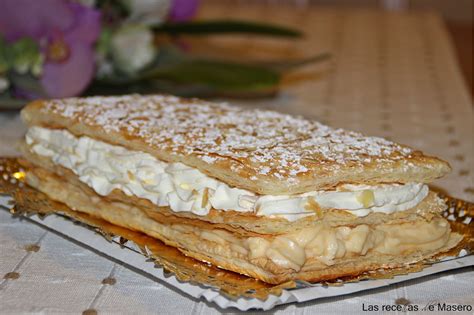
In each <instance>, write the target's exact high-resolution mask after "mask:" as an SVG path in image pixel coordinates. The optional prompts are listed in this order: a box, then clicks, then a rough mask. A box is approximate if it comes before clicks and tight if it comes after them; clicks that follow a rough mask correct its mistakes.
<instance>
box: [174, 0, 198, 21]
mask: <svg viewBox="0 0 474 315" xmlns="http://www.w3.org/2000/svg"><path fill="white" fill-rule="evenodd" d="M171 2H172V3H171V9H170V14H169V18H170V20H172V21H175V22H183V21H186V20H189V19H190V18H192V17H193V16H194V15H195V14H196V11H197V8H198V6H199V0H172V1H171Z"/></svg>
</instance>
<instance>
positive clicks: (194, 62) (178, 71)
mask: <svg viewBox="0 0 474 315" xmlns="http://www.w3.org/2000/svg"><path fill="white" fill-rule="evenodd" d="M279 79H280V75H279V73H278V72H277V71H274V70H272V69H267V68H264V67H260V66H257V65H250V64H241V63H236V62H228V61H216V60H209V59H197V58H194V57H191V56H189V55H186V54H183V53H182V52H180V51H179V50H177V49H175V48H173V47H162V48H161V49H160V52H159V54H158V57H157V59H156V60H155V62H154V63H153V64H152V65H151V66H150V67H148V68H147V69H146V70H145V71H142V72H140V73H138V74H136V75H134V76H127V75H125V74H123V73H122V74H117V75H116V76H114V77H108V78H103V79H101V80H99V81H97V83H99V84H101V85H102V86H124V87H125V86H130V85H136V84H148V85H150V81H154V82H156V81H159V83H160V84H164V82H168V83H169V84H171V85H173V86H174V88H175V87H176V86H187V87H190V86H192V89H199V90H206V91H207V90H212V91H219V92H230V91H257V90H265V89H269V88H273V87H274V86H275V85H276V84H278V82H279Z"/></svg>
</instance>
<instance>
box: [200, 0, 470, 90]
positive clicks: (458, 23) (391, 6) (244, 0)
mask: <svg viewBox="0 0 474 315" xmlns="http://www.w3.org/2000/svg"><path fill="white" fill-rule="evenodd" d="M202 2H203V3H204V4H208V5H212V4H218V3H222V2H228V3H229V5H230V6H232V5H239V4H240V5H242V4H254V3H255V2H259V3H265V4H269V5H278V4H280V5H294V6H299V7H305V6H322V7H335V8H348V9H357V8H359V9H360V8H373V9H380V10H391V11H402V12H403V11H414V12H420V11H424V12H435V13H436V14H439V15H440V16H441V17H442V18H443V20H444V22H445V24H446V28H447V30H448V31H449V35H450V37H451V39H452V41H453V45H454V47H455V49H456V55H457V58H458V61H459V65H460V67H461V70H462V73H463V76H464V79H465V80H466V84H467V86H468V88H469V89H470V92H471V97H473V98H474V82H473V64H472V59H473V54H474V52H473V36H474V35H473V11H474V1H473V0H454V1H449V0H204V1H202Z"/></svg>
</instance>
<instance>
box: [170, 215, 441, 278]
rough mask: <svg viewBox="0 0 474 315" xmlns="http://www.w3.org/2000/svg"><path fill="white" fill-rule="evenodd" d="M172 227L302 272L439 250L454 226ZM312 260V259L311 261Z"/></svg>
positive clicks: (437, 223) (438, 222) (434, 223)
mask: <svg viewBox="0 0 474 315" xmlns="http://www.w3.org/2000/svg"><path fill="white" fill-rule="evenodd" d="M169 228H170V229H171V230H174V231H179V232H182V233H193V234H196V235H198V236H199V237H200V238H202V239H205V240H207V241H211V242H214V243H216V244H217V245H220V246H223V247H225V248H230V249H231V250H232V251H233V252H234V253H235V254H236V255H237V256H241V255H244V256H245V257H246V258H247V259H248V260H250V261H252V260H254V259H259V258H264V259H269V260H271V261H272V262H273V263H274V264H276V265H278V266H279V267H282V268H288V269H293V270H295V271H299V270H301V268H303V267H304V265H305V264H308V265H310V264H312V263H314V262H315V261H316V262H319V263H322V264H323V266H324V265H326V266H330V265H333V264H335V263H336V261H335V260H336V259H339V258H350V257H357V256H365V255H366V254H367V253H368V252H369V251H371V252H372V253H379V254H386V255H395V256H396V255H400V254H404V255H406V254H409V253H412V252H416V251H423V252H427V251H435V250H437V249H439V248H441V247H443V246H444V245H445V244H446V242H447V241H448V239H449V235H450V227H449V224H448V222H447V221H446V220H444V219H442V218H436V219H433V220H432V221H430V222H427V221H416V222H407V223H401V224H381V225H378V226H375V227H370V226H368V225H365V224H362V225H357V226H356V227H348V226H341V227H329V226H325V225H323V224H319V225H316V226H314V227H311V228H305V229H302V230H300V231H297V232H294V233H290V234H285V235H280V236H277V237H275V238H263V237H250V238H247V239H240V238H237V237H235V236H234V235H232V234H231V233H230V232H227V231H224V230H217V229H216V230H211V231H209V230H202V229H201V228H199V227H194V226H190V225H182V224H174V225H172V226H169ZM310 260H311V261H310Z"/></svg>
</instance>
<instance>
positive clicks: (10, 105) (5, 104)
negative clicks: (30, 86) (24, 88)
mask: <svg viewBox="0 0 474 315" xmlns="http://www.w3.org/2000/svg"><path fill="white" fill-rule="evenodd" d="M26 103H28V101H27V100H24V99H18V98H14V97H12V96H10V95H7V94H6V93H3V94H0V109H2V110H3V109H20V108H22V107H23V106H25V105H26Z"/></svg>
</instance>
